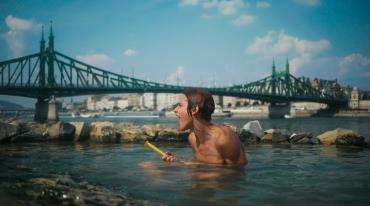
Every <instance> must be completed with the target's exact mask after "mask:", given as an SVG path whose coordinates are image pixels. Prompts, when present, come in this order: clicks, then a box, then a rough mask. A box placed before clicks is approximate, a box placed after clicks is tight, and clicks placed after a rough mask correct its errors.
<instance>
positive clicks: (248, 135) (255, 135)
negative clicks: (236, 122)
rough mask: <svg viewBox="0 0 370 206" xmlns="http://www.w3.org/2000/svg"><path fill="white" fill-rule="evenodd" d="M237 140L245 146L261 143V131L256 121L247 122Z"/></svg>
mask: <svg viewBox="0 0 370 206" xmlns="http://www.w3.org/2000/svg"><path fill="white" fill-rule="evenodd" d="M238 135H239V138H240V140H241V141H242V142H245V143H247V144H257V143H259V142H260V141H261V137H262V136H263V130H262V127H261V124H260V123H259V121H258V120H254V121H250V122H247V123H246V124H245V125H244V126H243V128H242V129H241V130H240V132H239V134H238Z"/></svg>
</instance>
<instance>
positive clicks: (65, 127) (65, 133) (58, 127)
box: [46, 122, 75, 141]
mask: <svg viewBox="0 0 370 206" xmlns="http://www.w3.org/2000/svg"><path fill="white" fill-rule="evenodd" d="M46 133H47V136H46V139H47V140H63V141H64V140H66V141H67V140H73V138H74V135H75V127H74V126H73V125H72V124H70V123H65V122H57V123H55V124H52V125H49V126H48V128H47V130H46Z"/></svg>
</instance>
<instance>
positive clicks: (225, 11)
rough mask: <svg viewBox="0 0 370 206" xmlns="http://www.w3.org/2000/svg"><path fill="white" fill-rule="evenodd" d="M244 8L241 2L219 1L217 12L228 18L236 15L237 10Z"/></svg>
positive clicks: (236, 0) (234, 0)
mask: <svg viewBox="0 0 370 206" xmlns="http://www.w3.org/2000/svg"><path fill="white" fill-rule="evenodd" d="M243 6H244V2H243V1H241V0H230V1H221V2H220V3H219V6H218V10H219V11H220V13H221V14H222V15H225V16H228V15H233V14H235V13H237V11H238V9H239V8H241V7H243Z"/></svg>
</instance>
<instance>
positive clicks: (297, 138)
mask: <svg viewBox="0 0 370 206" xmlns="http://www.w3.org/2000/svg"><path fill="white" fill-rule="evenodd" d="M312 137H313V136H312V134H311V133H299V134H295V133H294V134H292V135H291V136H290V137H289V142H290V143H292V144H313V143H312V142H311V138H312Z"/></svg>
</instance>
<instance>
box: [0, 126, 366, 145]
mask: <svg viewBox="0 0 370 206" xmlns="http://www.w3.org/2000/svg"><path fill="white" fill-rule="evenodd" d="M226 125H228V126H229V127H230V128H231V129H233V130H234V131H235V132H236V133H237V135H238V136H239V138H240V140H241V141H242V142H243V143H245V144H246V145H250V144H260V143H267V144H327V145H347V146H361V147H368V146H369V145H368V143H366V142H365V140H366V139H365V137H363V136H361V135H360V134H358V133H356V132H355V131H352V130H349V129H343V128H336V129H335V130H330V131H325V132H323V133H321V134H319V135H317V136H314V135H313V134H312V133H310V132H309V131H301V130H300V131H290V130H287V129H285V128H268V129H265V130H264V129H262V127H261V125H260V122H259V121H250V122H248V123H247V124H245V125H244V126H243V127H242V128H237V127H236V126H235V125H231V124H227V123H226ZM0 133H1V134H0V143H16V142H51V141H73V142H84V141H89V142H96V143H143V142H144V141H146V140H149V141H152V142H167V143H185V142H187V137H188V135H189V132H188V131H185V132H180V131H178V130H177V129H176V128H173V127H166V126H164V125H161V124H144V125H134V124H132V123H127V122H109V121H102V122H101V121H98V122H56V123H53V124H39V123H34V122H28V123H23V122H18V121H17V120H13V121H11V122H0Z"/></svg>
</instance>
